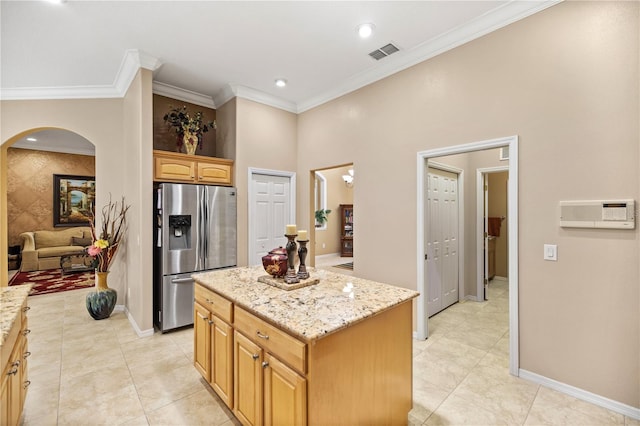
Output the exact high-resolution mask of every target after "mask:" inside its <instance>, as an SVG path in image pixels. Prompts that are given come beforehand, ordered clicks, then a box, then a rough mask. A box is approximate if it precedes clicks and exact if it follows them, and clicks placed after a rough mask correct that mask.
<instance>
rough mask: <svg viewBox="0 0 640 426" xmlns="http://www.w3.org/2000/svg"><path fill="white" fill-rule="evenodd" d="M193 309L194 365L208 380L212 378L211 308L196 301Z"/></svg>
mask: <svg viewBox="0 0 640 426" xmlns="http://www.w3.org/2000/svg"><path fill="white" fill-rule="evenodd" d="M193 306H194V310H193V365H195V367H196V370H198V371H199V372H200V374H201V375H202V377H204V379H205V380H206V381H210V380H211V326H210V324H209V310H208V309H207V308H205V307H204V306H202V305H200V304H199V303H194V305H193Z"/></svg>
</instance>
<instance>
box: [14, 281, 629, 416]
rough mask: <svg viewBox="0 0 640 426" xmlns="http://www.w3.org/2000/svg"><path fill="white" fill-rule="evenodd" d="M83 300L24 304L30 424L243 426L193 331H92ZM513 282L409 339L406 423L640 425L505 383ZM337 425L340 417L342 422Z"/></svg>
mask: <svg viewBox="0 0 640 426" xmlns="http://www.w3.org/2000/svg"><path fill="white" fill-rule="evenodd" d="M86 292H87V290H74V291H69V292H65V293H57V294H51V295H42V296H35V297H31V298H29V301H28V304H29V305H30V306H31V310H30V311H29V319H28V321H29V327H28V328H30V329H31V330H32V332H31V334H30V335H29V350H30V351H31V353H32V356H31V357H30V358H29V380H31V386H30V387H29V391H28V396H27V401H26V404H25V412H24V424H25V425H37V426H45V425H56V424H59V425H81V424H92V425H100V424H103V425H225V426H230V425H234V424H239V423H238V422H237V420H235V418H233V416H232V415H231V414H230V412H229V410H228V409H226V408H225V407H224V406H223V404H222V403H221V402H220V401H219V400H218V398H217V397H216V396H215V394H214V393H213V392H212V391H211V390H210V389H209V387H208V386H207V385H206V384H205V383H204V382H203V380H202V379H201V378H200V376H199V374H198V373H197V372H196V370H195V368H194V367H193V365H192V359H193V341H192V339H193V329H192V328H188V329H185V330H181V331H177V332H171V333H167V334H164V335H162V334H158V333H156V334H155V335H154V336H152V337H147V338H139V337H137V335H136V334H135V333H134V331H133V330H132V329H131V326H130V325H129V321H128V320H127V319H126V317H125V315H124V313H122V312H116V313H114V314H113V315H112V316H111V318H109V319H107V320H102V321H94V320H93V319H91V317H90V316H89V315H88V314H87V312H86V308H85V302H84V298H85V294H86ZM507 312H508V290H507V283H506V282H504V281H503V282H500V281H495V280H494V281H493V282H492V283H491V285H490V287H489V301H487V302H484V303H476V302H466V303H459V304H456V305H454V306H452V307H451V308H449V309H447V310H445V311H443V312H441V313H440V314H438V315H436V316H435V317H433V318H432V319H431V320H430V323H429V327H430V330H431V333H432V334H431V337H430V338H429V339H428V340H427V341H420V342H419V341H414V395H413V396H414V409H413V410H412V411H411V413H410V415H409V420H410V422H409V424H411V425H418V424H427V425H444V424H474V425H480V424H482V425H494V424H526V425H540V424H548V425H569V424H575V425H578V424H579V425H605V424H611V425H613V424H620V425H624V424H627V425H640V422H638V421H635V420H632V419H629V418H625V417H624V416H622V415H620V414H617V413H614V412H611V411H609V410H605V409H603V408H600V407H597V406H595V405H592V404H589V403H586V402H583V401H580V400H577V399H575V398H572V397H569V396H566V395H564V394H561V393H558V392H556V391H553V390H550V389H547V388H545V387H542V386H539V385H536V384H533V383H530V382H527V381H525V380H521V379H518V378H515V377H512V376H510V375H509V374H508V314H507ZM336 420H337V421H339V419H336Z"/></svg>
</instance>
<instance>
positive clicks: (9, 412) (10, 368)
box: [0, 301, 30, 426]
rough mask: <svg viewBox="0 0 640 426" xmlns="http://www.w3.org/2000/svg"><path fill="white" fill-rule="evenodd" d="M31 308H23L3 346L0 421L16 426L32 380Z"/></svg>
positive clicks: (9, 425) (3, 424) (24, 305)
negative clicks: (29, 366)
mask: <svg viewBox="0 0 640 426" xmlns="http://www.w3.org/2000/svg"><path fill="white" fill-rule="evenodd" d="M28 309H29V308H28V307H27V306H26V301H25V304H23V306H22V307H21V311H22V312H21V315H20V317H19V319H18V320H17V321H16V322H15V323H14V325H13V327H12V328H11V330H10V331H9V335H8V337H7V339H6V341H5V344H4V345H3V346H2V360H3V363H2V385H1V386H0V424H1V425H2V426H5V425H8V426H14V425H17V424H19V422H20V416H21V415H22V408H23V407H24V401H25V399H26V396H27V388H28V386H29V384H30V382H29V381H28V380H27V358H28V357H29V355H30V353H29V352H28V350H27V349H28V344H27V334H29V329H28V328H27V316H26V312H27V310H28Z"/></svg>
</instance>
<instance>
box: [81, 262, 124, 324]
mask: <svg viewBox="0 0 640 426" xmlns="http://www.w3.org/2000/svg"><path fill="white" fill-rule="evenodd" d="M108 275H109V272H98V271H96V287H95V288H96V289H95V291H92V292H90V293H87V298H86V302H87V311H88V312H89V315H91V317H92V318H93V319H94V320H101V319H105V318H109V316H110V315H111V313H112V312H113V308H115V306H116V301H117V300H118V292H117V291H115V290H114V289H112V288H109V286H108V285H107V276H108Z"/></svg>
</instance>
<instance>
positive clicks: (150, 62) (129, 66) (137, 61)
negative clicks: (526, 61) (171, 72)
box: [113, 49, 162, 96]
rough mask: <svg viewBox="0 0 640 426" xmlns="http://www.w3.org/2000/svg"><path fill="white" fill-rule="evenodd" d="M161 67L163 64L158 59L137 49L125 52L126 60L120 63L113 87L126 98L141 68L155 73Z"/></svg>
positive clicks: (123, 59)
mask: <svg viewBox="0 0 640 426" xmlns="http://www.w3.org/2000/svg"><path fill="white" fill-rule="evenodd" d="M160 66H162V63H161V62H160V60H159V59H158V58H154V57H153V56H151V55H149V54H147V53H144V52H142V51H140V50H137V49H129V50H127V51H126V52H124V58H122V62H121V63H120V69H119V70H118V74H116V79H115V82H114V83H113V86H114V87H115V88H116V90H117V91H118V92H119V93H122V96H124V95H125V94H126V93H127V89H128V88H129V86H130V85H131V82H132V81H133V79H134V78H135V77H136V74H137V73H138V70H139V69H140V68H144V69H148V70H151V71H155V70H157V69H158V68H160Z"/></svg>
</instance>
